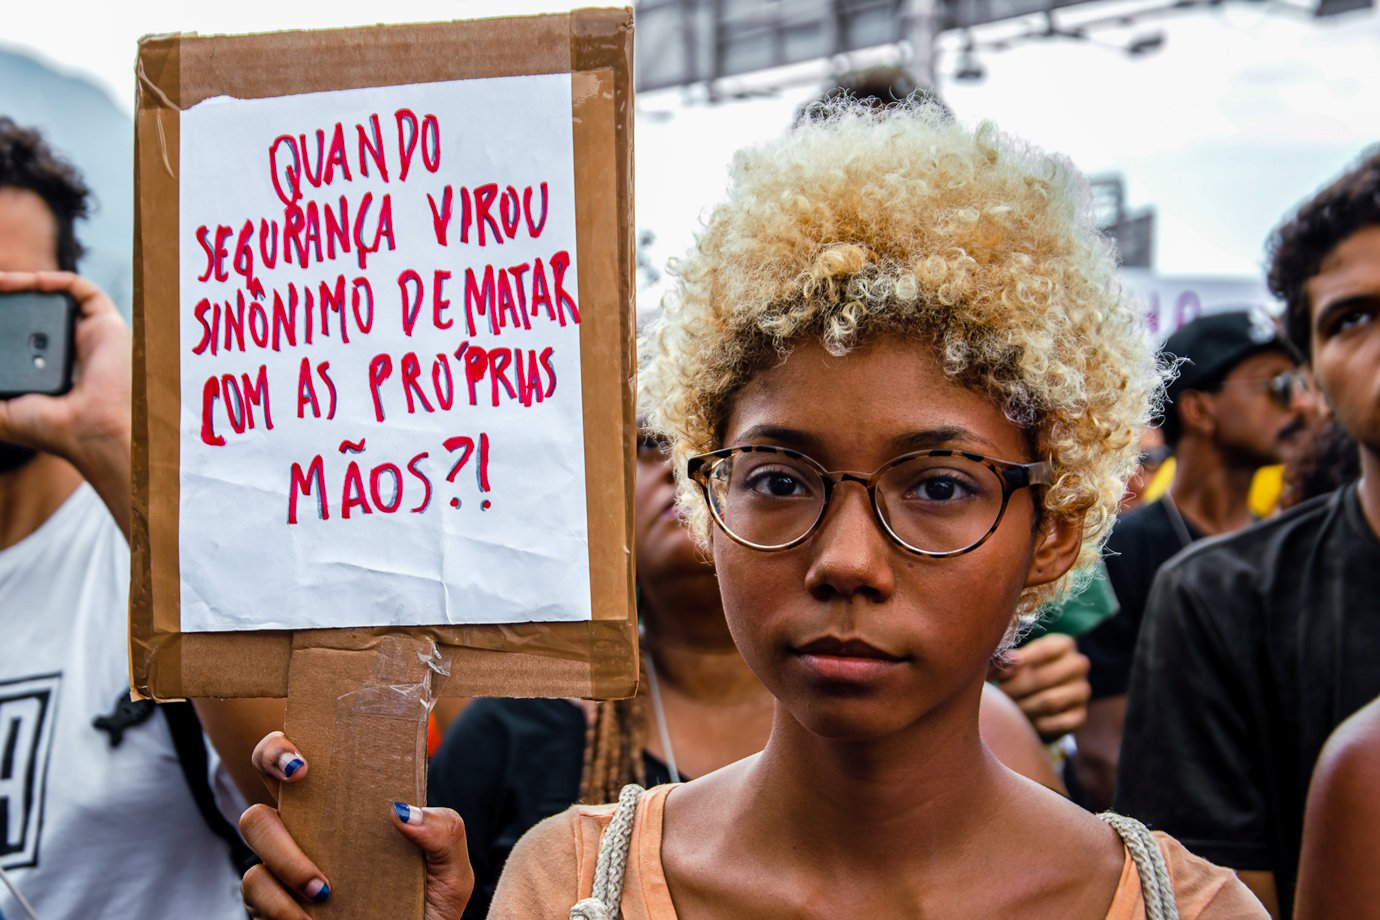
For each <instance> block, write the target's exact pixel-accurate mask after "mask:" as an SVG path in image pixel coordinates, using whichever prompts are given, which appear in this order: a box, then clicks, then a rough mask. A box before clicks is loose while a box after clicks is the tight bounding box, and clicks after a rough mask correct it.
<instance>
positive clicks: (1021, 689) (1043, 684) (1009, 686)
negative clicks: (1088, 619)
mask: <svg viewBox="0 0 1380 920" xmlns="http://www.w3.org/2000/svg"><path fill="white" fill-rule="evenodd" d="M1090 667H1091V665H1090V663H1089V661H1088V656H1086V655H1084V654H1083V653H1082V652H1079V651H1078V650H1077V649H1076V648H1074V647H1073V646H1069V647H1068V649H1067V651H1066V652H1065V653H1064V654H1062V655H1060V656H1059V657H1058V658H1054V659H1049V660H1046V661H1045V662H1044V663H1042V664H1039V665H1034V664H1027V665H1025V666H1023V667H1021V668H1020V669H1019V670H1016V671H1012V672H1006V673H1004V674H1002V675H1000V676H999V677H998V683H1000V684H1001V688H1002V689H1003V690H1005V691H1006V693H1007V695H1008V696H1010V697H1011V698H1012V699H1016V700H1019V699H1023V698H1025V697H1027V696H1029V695H1031V694H1032V693H1039V692H1041V691H1043V690H1047V689H1049V688H1051V687H1058V686H1062V685H1065V684H1074V683H1080V682H1081V683H1086V678H1087V676H1088V671H1089V669H1090Z"/></svg>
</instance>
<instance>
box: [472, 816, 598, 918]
mask: <svg viewBox="0 0 1380 920" xmlns="http://www.w3.org/2000/svg"><path fill="white" fill-rule="evenodd" d="M613 809H614V806H612V805H599V806H589V805H572V806H570V807H569V808H567V809H566V810H565V811H563V812H561V813H560V814H556V815H552V816H551V817H549V818H546V819H544V820H542V821H539V822H538V823H537V824H536V825H534V826H533V827H532V828H531V829H530V830H529V831H527V833H525V834H523V835H522V837H521V838H519V840H518V842H517V844H516V845H514V847H513V852H512V853H511V854H510V855H509V856H508V862H507V863H506V864H505V865H504V868H503V874H502V875H501V876H500V877H499V880H498V888H497V890H496V891H495V892H494V900H493V905H492V906H491V907H490V908H489V916H490V917H491V918H494V920H501V918H508V917H511V918H514V920H516V918H525V917H538V916H543V915H547V914H551V913H552V912H553V911H560V910H568V909H569V908H570V906H571V905H572V904H574V903H575V902H576V901H578V900H579V899H580V897H581V895H580V892H581V891H584V890H588V888H589V887H590V886H591V885H592V884H593V879H594V864H595V860H596V859H597V857H598V852H599V837H600V835H601V834H602V833H603V829H604V827H606V826H607V825H608V822H609V820H610V819H611V818H612V817H613ZM586 867H587V868H588V870H589V871H588V873H586V872H585V871H584V870H585V868H586ZM586 874H588V875H589V880H588V884H586V880H585V879H584V876H585V875H586Z"/></svg>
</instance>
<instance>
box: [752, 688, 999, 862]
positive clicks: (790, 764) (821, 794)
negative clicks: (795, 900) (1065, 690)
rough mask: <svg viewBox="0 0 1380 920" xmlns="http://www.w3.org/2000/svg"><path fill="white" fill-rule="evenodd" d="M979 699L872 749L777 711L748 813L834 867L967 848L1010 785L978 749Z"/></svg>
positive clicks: (756, 769)
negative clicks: (934, 844) (934, 847)
mask: <svg viewBox="0 0 1380 920" xmlns="http://www.w3.org/2000/svg"><path fill="white" fill-rule="evenodd" d="M969 695H971V697H972V698H971V699H968V698H967V696H969ZM980 696H981V694H980V692H974V693H972V694H965V696H964V698H963V699H956V700H953V701H950V703H949V704H947V705H945V706H944V707H942V708H941V709H939V710H936V711H935V712H933V713H931V714H930V715H929V716H928V717H927V718H925V719H924V720H922V721H921V722H918V723H916V724H915V725H912V726H911V727H909V728H908V729H906V730H904V731H902V732H899V733H897V734H895V735H892V736H889V737H887V738H883V739H879V740H875V741H871V740H869V741H842V740H837V739H830V738H824V737H821V736H819V735H817V734H814V733H813V732H811V731H810V730H808V729H807V728H805V727H804V726H802V725H801V724H800V723H798V722H797V721H795V719H794V718H793V717H792V716H791V715H790V714H789V713H787V712H785V711H784V710H783V709H782V708H781V707H779V706H778V708H777V715H776V720H775V722H774V724H773V726H772V736H771V740H770V741H769V742H768V744H767V748H766V750H764V751H763V753H762V756H761V757H760V758H758V760H757V761H756V762H755V764H754V765H753V768H752V774H753V775H752V777H751V779H750V780H749V782H748V783H747V784H746V788H747V795H748V797H749V800H750V801H749V802H745V803H743V806H744V808H745V811H748V812H750V813H752V814H754V815H756V816H758V817H759V818H760V819H761V822H762V823H760V824H758V827H760V828H764V829H765V828H772V827H775V828H776V829H777V830H776V831H775V832H776V833H782V832H785V833H790V834H793V835H794V834H799V835H800V836H801V839H802V842H803V841H804V840H813V841H815V842H814V843H813V844H812V846H814V847H816V848H820V847H823V848H825V849H828V850H829V851H830V852H828V853H823V852H821V853H820V854H819V855H820V856H821V858H822V859H824V860H826V861H831V862H833V863H834V864H835V865H838V864H839V863H838V862H837V861H838V860H842V861H843V862H844V863H845V864H847V863H857V864H859V865H886V864H890V863H892V862H894V860H895V856H896V853H897V852H910V853H913V854H919V853H921V852H923V851H924V850H925V849H926V848H927V841H933V840H935V839H943V840H944V841H945V845H946V847H952V846H954V845H955V844H961V842H962V841H963V840H965V839H967V837H968V835H969V834H970V833H973V832H976V831H977V830H979V829H980V828H981V826H982V825H983V824H984V823H985V822H987V821H989V820H990V819H991V817H992V811H993V809H998V810H999V809H1000V801H1001V799H1002V796H1001V795H1000V790H1001V789H1002V788H1003V781H1005V780H1009V778H1010V777H1009V774H1007V772H1006V771H1005V770H1004V769H1003V768H1002V767H1001V766H1000V764H999V763H998V762H997V761H996V759H995V758H994V757H993V756H992V755H991V754H990V753H989V752H988V751H987V749H986V747H984V746H983V744H982V739H981V735H980V733H979V731H978V705H979V699H980ZM936 828H943V829H944V832H943V833H942V834H937V833H936V832H935V829H936ZM898 846H901V847H903V848H904V849H902V850H899V851H898V850H897V849H896V847H898Z"/></svg>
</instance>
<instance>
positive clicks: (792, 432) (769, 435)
mask: <svg viewBox="0 0 1380 920" xmlns="http://www.w3.org/2000/svg"><path fill="white" fill-rule="evenodd" d="M734 440H735V441H738V442H740V443H741V442H743V441H769V442H771V443H772V444H778V445H780V446H782V447H794V448H796V449H798V450H806V451H808V450H810V449H811V448H818V447H820V445H821V443H822V442H821V441H820V439H819V437H818V436H817V435H814V434H811V433H810V432H808V431H801V430H800V429H798V428H788V427H786V426H784V425H772V424H767V423H764V424H761V425H753V426H752V427H750V428H747V429H744V430H743V431H740V432H738V437H737V438H735V439H734Z"/></svg>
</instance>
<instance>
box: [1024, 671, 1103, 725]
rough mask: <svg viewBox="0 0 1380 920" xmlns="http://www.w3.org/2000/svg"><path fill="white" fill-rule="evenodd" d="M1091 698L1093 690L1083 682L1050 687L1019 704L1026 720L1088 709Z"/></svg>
mask: <svg viewBox="0 0 1380 920" xmlns="http://www.w3.org/2000/svg"><path fill="white" fill-rule="evenodd" d="M1091 696H1092V688H1091V687H1090V686H1089V685H1088V682H1087V681H1085V680H1083V681H1077V682H1075V683H1070V684H1061V685H1059V686H1058V687H1050V688H1049V689H1048V690H1042V691H1040V692H1039V693H1036V694H1034V695H1032V696H1028V697H1026V698H1025V699H1023V700H1020V701H1019V703H1020V707H1021V712H1023V713H1025V715H1026V718H1028V719H1036V718H1039V717H1041V716H1052V715H1056V714H1058V713H1063V712H1068V711H1069V710H1071V709H1083V708H1086V707H1087V705H1088V699H1089V698H1090V697H1091Z"/></svg>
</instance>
